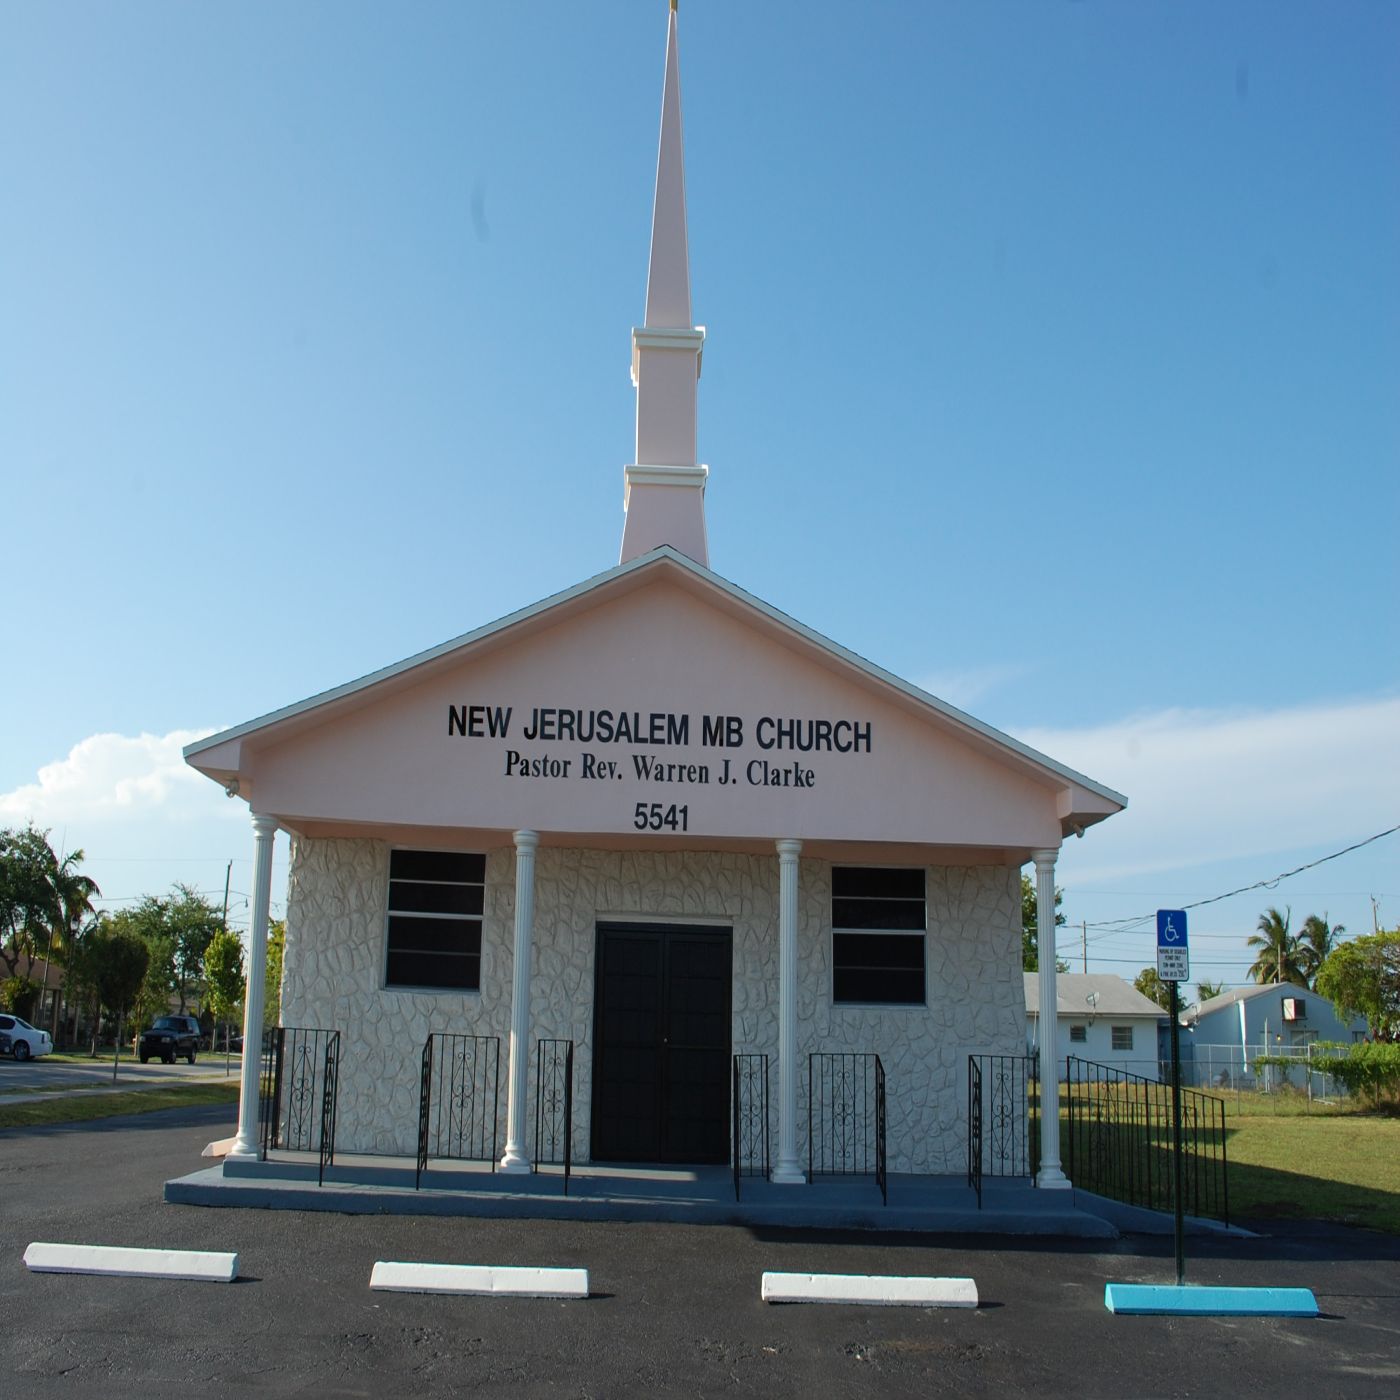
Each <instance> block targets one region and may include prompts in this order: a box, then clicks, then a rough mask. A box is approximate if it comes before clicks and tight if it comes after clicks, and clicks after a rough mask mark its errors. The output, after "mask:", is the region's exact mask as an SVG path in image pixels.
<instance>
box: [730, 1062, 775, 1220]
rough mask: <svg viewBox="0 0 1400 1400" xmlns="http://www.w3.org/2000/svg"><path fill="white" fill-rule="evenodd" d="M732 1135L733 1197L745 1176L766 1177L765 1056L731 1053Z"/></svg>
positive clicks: (767, 1162)
mask: <svg viewBox="0 0 1400 1400" xmlns="http://www.w3.org/2000/svg"><path fill="white" fill-rule="evenodd" d="M729 1104H730V1110H731V1112H732V1114H733V1127H734V1135H733V1137H732V1138H731V1139H730V1146H731V1149H732V1151H733V1155H734V1199H735V1200H736V1201H737V1200H738V1199H739V1182H740V1180H741V1178H743V1177H746V1176H761V1177H765V1178H766V1177H767V1176H768V1174H769V1170H770V1162H769V1156H768V1056H767V1055H735V1056H734V1093H733V1096H732V1097H731V1099H730V1101H729Z"/></svg>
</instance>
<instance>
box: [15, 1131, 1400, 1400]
mask: <svg viewBox="0 0 1400 1400" xmlns="http://www.w3.org/2000/svg"><path fill="white" fill-rule="evenodd" d="M232 1121H233V1115H232V1111H231V1110H230V1109H226V1108H223V1107H212V1108H205V1109H193V1110H181V1111H176V1112H171V1113H162V1114H148V1115H144V1116H143V1117H140V1118H128V1119H107V1120H102V1121H99V1122H96V1123H91V1124H84V1125H81V1126H77V1125H75V1126H73V1127H71V1128H61V1127H59V1128H43V1129H27V1130H25V1129H12V1130H8V1131H5V1132H0V1316H3V1318H4V1320H5V1334H6V1337H7V1345H6V1347H5V1350H4V1359H3V1360H0V1368H3V1370H0V1394H3V1395H4V1396H6V1397H7V1400H10V1397H14V1398H15V1400H28V1397H31V1396H33V1397H40V1400H43V1398H44V1397H49V1396H65V1397H71V1396H89V1395H91V1396H101V1397H103V1400H107V1397H124V1396H141V1397H157V1396H176V1395H181V1396H188V1395H191V1394H194V1393H199V1394H202V1395H209V1394H214V1395H224V1394H242V1393H248V1392H255V1393H257V1394H259V1395H267V1396H283V1395H297V1396H302V1395H314V1396H352V1395H353V1396H373V1397H375V1400H381V1397H382V1398H383V1400H388V1398H389V1397H396V1396H402V1395H412V1396H414V1397H415V1400H418V1397H424V1396H438V1395H458V1394H461V1395H466V1394H475V1393H489V1394H491V1395H492V1396H495V1395H509V1396H513V1395H551V1396H553V1395H557V1396H567V1397H591V1396H609V1397H612V1396H634V1395H635V1396H648V1397H650V1396H731V1395H763V1396H801V1397H804V1400H827V1397H846V1396H864V1395H878V1396H881V1397H894V1396H898V1397H902V1396H929V1395H957V1396H982V1395H985V1396H996V1397H1010V1396H1035V1397H1037V1400H1043V1397H1046V1396H1062V1395H1064V1396H1069V1395H1072V1396H1086V1397H1100V1396H1102V1397H1119V1396H1201V1395H1205V1396H1212V1395H1221V1394H1226V1393H1229V1394H1231V1395H1239V1396H1246V1397H1252V1396H1258V1397H1261V1398H1262V1397H1268V1400H1277V1398H1278V1397H1279V1396H1283V1395H1306V1396H1317V1397H1321V1396H1334V1395H1335V1396H1345V1397H1347V1400H1361V1397H1369V1396H1386V1397H1387V1398H1388V1400H1390V1397H1393V1396H1395V1395H1396V1394H1397V1393H1400V1240H1396V1239H1393V1238H1391V1237H1388V1236H1381V1235H1375V1234H1371V1233H1368V1232H1364V1231H1340V1230H1336V1231H1334V1230H1328V1229H1323V1228H1320V1227H1312V1228H1306V1227H1305V1228H1303V1229H1301V1230H1300V1231H1298V1232H1296V1233H1293V1234H1290V1235H1287V1236H1285V1235H1279V1236H1275V1237H1273V1238H1265V1239H1260V1240H1253V1241H1244V1242H1241V1241H1223V1242H1222V1241H1211V1242H1208V1243H1207V1242H1200V1243H1194V1244H1193V1248H1194V1250H1195V1256H1194V1258H1193V1261H1192V1264H1191V1277H1192V1279H1193V1280H1194V1281H1196V1282H1215V1281H1220V1282H1225V1283H1238V1284H1261V1283H1270V1284H1289V1285H1305V1286H1310V1287H1312V1288H1314V1289H1315V1290H1316V1291H1317V1292H1318V1294H1319V1301H1320V1302H1321V1304H1322V1307H1323V1309H1324V1311H1325V1313H1326V1316H1325V1317H1324V1318H1323V1319H1321V1320H1316V1321H1296V1320H1292V1321H1289V1320H1279V1319H1240V1320H1236V1321H1221V1320H1183V1319H1168V1318H1115V1317H1113V1316H1112V1315H1110V1314H1109V1313H1107V1312H1106V1311H1105V1310H1104V1307H1103V1285H1104V1282H1105V1281H1106V1280H1111V1279H1117V1280H1152V1281H1163V1280H1169V1279H1170V1276H1171V1260H1170V1242H1169V1241H1167V1242H1163V1241H1152V1240H1143V1239H1129V1240H1125V1241H1121V1242H1119V1243H1117V1244H1115V1245H1113V1246H1111V1247H1109V1248H1104V1247H1103V1246H1102V1245H1101V1244H1095V1245H1093V1246H1089V1245H1085V1246H1083V1247H1071V1248H1065V1249H1060V1248H1055V1247H1052V1246H1046V1245H1044V1244H1034V1243H1030V1242H1027V1243H1026V1244H1024V1245H1017V1244H1014V1243H1012V1244H1008V1245H1007V1246H1006V1247H992V1248H989V1247H987V1246H986V1244H985V1243H974V1242H970V1241H966V1240H962V1241H959V1240H952V1239H949V1240H941V1241H938V1242H936V1243H931V1242H930V1241H928V1240H927V1239H924V1238H910V1237H882V1236H873V1235H866V1234H839V1235H830V1236H823V1235H820V1234H816V1233H812V1232H765V1231H751V1230H747V1229H741V1228H737V1227H680V1226H664V1225H570V1224H559V1223H544V1222H532V1221H466V1220H436V1219H426V1218H407V1217H372V1216H330V1215H319V1214H298V1213H296V1212H281V1211H234V1210H202V1209H199V1208H196V1207H185V1206H169V1205H165V1204H164V1203H163V1202H162V1201H161V1199H160V1185H161V1182H162V1181H163V1180H164V1179H165V1177H167V1176H170V1175H174V1174H176V1173H179V1172H184V1171H188V1170H192V1169H194V1168H195V1167H197V1166H198V1165H200V1162H199V1152H200V1149H201V1148H202V1147H203V1145H204V1144H205V1143H206V1142H208V1141H209V1140H210V1139H211V1138H215V1137H222V1136H226V1135H227V1134H228V1132H229V1131H231V1127H232ZM34 1239H47V1240H58V1241H68V1242H77V1243H100V1244H128V1245H148V1246H150V1245H160V1246H171V1247H204V1248H210V1249H235V1250H237V1251H238V1252H239V1254H240V1256H241V1260H242V1273H243V1277H242V1279H241V1281H240V1282H238V1283H236V1284H234V1285H232V1286H219V1285H211V1284H177V1283H166V1282H158V1281H148V1280H128V1279H100V1278H91V1277H81V1276H66V1275H36V1274H30V1273H28V1272H27V1271H26V1270H25V1268H24V1266H23V1264H22V1262H21V1258H20V1256H21V1254H22V1252H23V1250H24V1247H25V1245H26V1244H28V1243H29V1241H30V1240H34ZM376 1259H413V1260H442V1261H458V1262H478V1263H494V1264H554V1265H569V1266H579V1265H582V1266H585V1267H587V1268H588V1269H589V1271H590V1275H591V1282H592V1287H593V1290H594V1295H595V1296H594V1297H592V1298H590V1299H589V1300H588V1301H586V1302H572V1303H560V1302H539V1301H528V1300H515V1299H510V1300H507V1299H472V1298H446V1297H416V1296H412V1295H408V1294H378V1293H371V1292H370V1291H369V1288H368V1281H369V1273H370V1269H371V1267H372V1265H373V1263H374V1261H375V1260H376ZM764 1269H796V1270H837V1271H841V1272H849V1273H934V1274H970V1275H972V1276H973V1277H975V1278H976V1280H977V1283H978V1286H979V1289H980V1291H981V1296H982V1299H983V1305H982V1307H981V1308H980V1309H979V1310H978V1311H977V1312H975V1313H973V1312H956V1313H953V1312H932V1311H915V1310H909V1309H899V1308H854V1307H833V1308H811V1307H788V1308H771V1307H765V1306H764V1305H763V1304H762V1303H761V1302H759V1300H758V1285H759V1276H760V1274H761V1273H762V1271H763V1270H764ZM6 1371H7V1372H8V1374H5V1372H6Z"/></svg>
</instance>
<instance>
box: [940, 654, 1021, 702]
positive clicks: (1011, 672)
mask: <svg viewBox="0 0 1400 1400" xmlns="http://www.w3.org/2000/svg"><path fill="white" fill-rule="evenodd" d="M1025 674H1026V667H1024V666H1021V665H1006V666H971V667H968V668H966V669H964V670H961V671H937V672H930V673H929V674H927V675H923V676H918V677H916V678H915V680H914V684H915V685H917V686H918V687H919V689H920V690H926V691H928V693H929V694H930V695H936V696H937V697H938V698H939V699H940V700H946V701H947V702H948V704H950V705H954V706H956V707H957V708H958V709H960V710H966V709H969V708H970V707H971V706H973V705H975V704H976V703H977V702H978V701H979V700H981V699H982V698H983V696H985V695H988V694H990V693H991V692H993V691H996V690H1000V689H1001V688H1002V687H1003V686H1005V685H1009V684H1010V683H1011V682H1012V681H1019V680H1021V679H1022V678H1023V677H1024V676H1025Z"/></svg>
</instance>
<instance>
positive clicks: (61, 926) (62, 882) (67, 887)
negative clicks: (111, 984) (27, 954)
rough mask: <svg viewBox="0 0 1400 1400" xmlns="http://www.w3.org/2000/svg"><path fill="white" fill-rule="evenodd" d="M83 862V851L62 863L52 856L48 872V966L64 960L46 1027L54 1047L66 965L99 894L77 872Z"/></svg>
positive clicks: (91, 882)
mask: <svg viewBox="0 0 1400 1400" xmlns="http://www.w3.org/2000/svg"><path fill="white" fill-rule="evenodd" d="M82 863H83V853H82V851H70V852H69V853H68V855H66V856H64V857H63V858H62V859H61V860H60V859H59V858H58V857H57V856H55V857H54V858H53V861H52V863H51V865H50V867H49V871H48V882H47V883H48V887H49V891H48V892H49V899H50V901H51V905H52V914H51V916H50V922H49V938H48V945H49V947H48V956H49V961H50V964H52V961H53V958H54V956H55V955H57V956H58V957H60V958H61V959H62V960H63V966H64V973H63V983H62V984H60V987H59V991H58V994H57V995H56V996H55V997H54V999H53V1024H52V1026H51V1027H50V1028H49V1029H50V1032H51V1034H52V1035H53V1039H54V1044H57V1043H58V1029H59V1022H60V1019H61V1017H62V1003H63V993H64V991H65V990H66V984H67V981H68V975H67V965H68V962H69V959H70V958H71V956H72V952H73V948H74V942H75V939H76V937H77V932H78V929H79V927H80V926H81V924H82V923H83V921H84V920H85V919H90V918H92V916H93V914H94V913H95V910H94V909H93V907H92V900H93V896H94V895H100V894H101V893H102V891H101V890H100V889H98V887H97V881H96V880H94V879H92V877H91V876H88V875H80V874H79V873H78V867H79V866H80V865H81V864H82Z"/></svg>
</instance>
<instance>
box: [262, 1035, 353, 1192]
mask: <svg viewBox="0 0 1400 1400" xmlns="http://www.w3.org/2000/svg"><path fill="white" fill-rule="evenodd" d="M339 1087H340V1032H339V1031H331V1030H322V1029H318V1028H316V1027H314V1026H276V1027H274V1028H273V1029H272V1030H270V1031H268V1032H267V1033H266V1035H265V1036H264V1037H263V1062H262V1073H261V1075H260V1076H259V1081H258V1127H259V1130H260V1132H261V1135H262V1156H263V1160H264V1161H266V1160H267V1154H268V1153H269V1152H270V1151H272V1150H274V1149H278V1150H281V1151H284V1152H315V1153H317V1154H318V1156H319V1157H320V1172H319V1177H318V1179H319V1180H320V1181H322V1182H324V1181H325V1175H326V1168H327V1167H329V1166H331V1165H332V1164H333V1163H334V1161H335V1120H336V1103H337V1094H338V1091H339Z"/></svg>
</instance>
